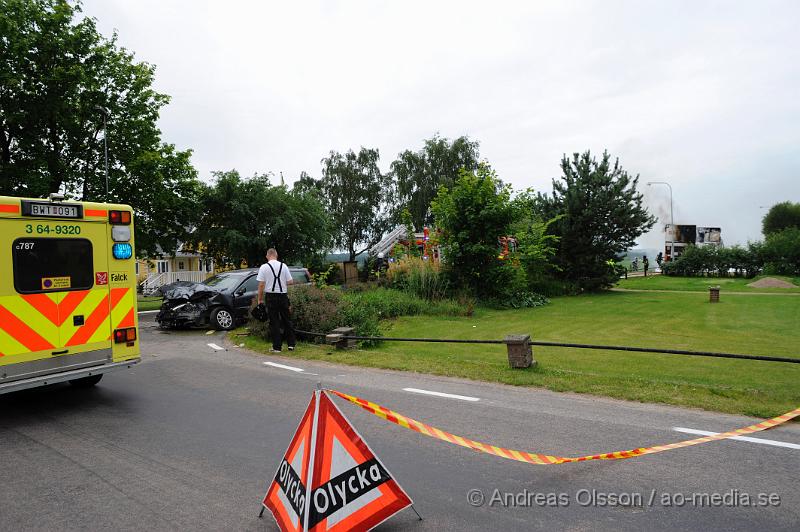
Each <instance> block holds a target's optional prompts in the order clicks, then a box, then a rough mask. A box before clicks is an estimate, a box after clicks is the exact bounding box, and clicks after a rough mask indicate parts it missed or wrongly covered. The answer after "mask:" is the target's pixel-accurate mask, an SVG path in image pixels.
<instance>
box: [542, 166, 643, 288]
mask: <svg viewBox="0 0 800 532" xmlns="http://www.w3.org/2000/svg"><path fill="white" fill-rule="evenodd" d="M561 170H562V172H563V175H562V176H561V178H560V179H559V180H553V194H552V196H546V195H539V197H538V198H537V205H536V208H537V214H538V215H539V216H540V218H541V219H543V220H551V219H553V218H555V217H557V216H559V215H560V216H561V218H559V219H558V220H556V221H554V222H553V223H552V225H551V226H550V228H549V233H550V234H552V235H555V236H558V237H559V238H560V240H559V242H558V252H557V254H556V257H555V259H556V265H557V266H558V267H559V271H558V273H557V274H556V275H557V276H558V277H560V278H561V279H564V280H566V281H570V282H573V283H575V284H576V285H577V286H578V287H580V288H581V289H583V290H597V289H601V288H606V287H609V286H611V285H612V284H613V283H614V282H615V281H616V279H617V275H616V268H615V267H614V265H613V261H614V260H615V259H616V257H617V256H619V255H620V254H621V253H623V252H624V251H625V250H627V249H629V248H630V247H631V246H633V244H634V242H635V240H636V238H638V237H639V236H640V235H642V233H644V232H645V231H647V230H649V229H650V228H651V227H652V226H653V224H654V223H655V218H654V217H652V216H650V215H649V214H648V212H647V209H646V208H645V207H644V206H643V205H642V198H643V197H642V194H640V193H639V192H637V190H636V185H637V184H638V182H639V177H638V176H636V177H631V176H629V175H628V173H627V172H626V171H625V170H623V169H622V167H621V166H620V165H619V161H618V160H615V161H614V162H613V164H612V162H611V156H610V155H609V154H608V152H604V153H603V156H602V158H601V159H600V161H599V162H598V161H597V160H596V159H595V158H594V157H592V155H591V153H590V152H589V151H586V152H585V153H583V154H578V153H575V154H573V156H572V158H568V157H567V156H564V158H563V159H562V160H561ZM608 261H612V262H611V263H609V262H608Z"/></svg>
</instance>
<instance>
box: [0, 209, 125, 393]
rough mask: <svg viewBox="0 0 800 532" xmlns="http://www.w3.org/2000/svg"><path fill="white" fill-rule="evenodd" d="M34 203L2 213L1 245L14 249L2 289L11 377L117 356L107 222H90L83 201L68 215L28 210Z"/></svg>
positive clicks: (1, 340)
mask: <svg viewBox="0 0 800 532" xmlns="http://www.w3.org/2000/svg"><path fill="white" fill-rule="evenodd" d="M26 203H28V204H29V205H27V206H26ZM31 203H35V202H26V201H25V200H23V201H22V213H21V214H22V217H20V218H14V219H9V218H5V219H3V220H2V223H3V226H4V228H3V230H2V231H0V246H3V247H5V249H11V254H10V261H11V264H10V265H4V266H10V268H9V270H10V271H11V273H12V275H10V276H8V277H9V278H7V279H6V280H5V281H3V282H2V285H3V286H2V291H0V318H2V320H1V321H2V322H3V323H4V326H3V327H2V329H3V330H2V332H0V335H2V336H0V351H2V353H3V357H1V358H0V364H5V365H6V366H7V367H3V368H2V370H3V371H2V372H0V373H2V374H4V375H5V376H6V379H10V380H15V379H18V378H27V377H33V376H37V375H44V374H48V373H54V372H58V371H62V370H67V369H77V368H81V367H89V366H94V365H99V364H103V363H106V362H110V361H111V356H112V354H111V325H110V319H109V313H110V309H111V307H112V304H113V301H112V297H111V291H110V289H109V284H108V250H109V248H108V246H109V244H108V236H107V220H106V219H105V218H99V217H98V218H94V221H87V219H86V218H84V214H83V209H82V208H81V205H80V204H74V206H75V207H76V209H78V210H79V211H80V212H79V213H74V212H73V211H71V210H67V211H65V213H66V214H68V215H69V216H72V218H68V219H64V218H62V219H56V218H55V217H50V216H48V215H47V214H46V213H47V211H46V210H41V209H39V210H37V209H33V212H35V213H45V214H39V215H37V214H34V215H31V214H30V213H31V211H32V209H31V206H30V204H31ZM26 207H27V208H26ZM26 215H27V216H26ZM3 256H4V257H7V256H8V255H6V254H3ZM4 269H5V268H4ZM9 270H5V271H9ZM12 364H13V365H12Z"/></svg>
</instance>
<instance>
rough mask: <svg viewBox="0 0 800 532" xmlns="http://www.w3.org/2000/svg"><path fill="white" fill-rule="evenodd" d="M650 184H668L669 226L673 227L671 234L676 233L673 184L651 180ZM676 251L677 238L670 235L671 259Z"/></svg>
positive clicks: (648, 184)
mask: <svg viewBox="0 0 800 532" xmlns="http://www.w3.org/2000/svg"><path fill="white" fill-rule="evenodd" d="M650 185H667V187H669V226H670V229H671V234H672V235H674V234H675V219H674V218H673V217H672V215H673V212H672V185H670V184H669V183H667V182H666V181H650V182H648V183H647V186H648V187H649V186H650ZM674 253H675V240H674V236H673V237H670V242H669V259H670V260H672V256H673V255H674Z"/></svg>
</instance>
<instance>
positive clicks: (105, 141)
mask: <svg viewBox="0 0 800 532" xmlns="http://www.w3.org/2000/svg"><path fill="white" fill-rule="evenodd" d="M95 109H97V110H98V111H100V113H101V114H102V115H103V152H104V153H105V170H106V197H105V200H106V201H108V109H106V108H105V107H101V106H99V105H98V106H97V107H96V108H95Z"/></svg>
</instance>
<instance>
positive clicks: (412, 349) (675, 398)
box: [244, 292, 800, 417]
mask: <svg viewBox="0 0 800 532" xmlns="http://www.w3.org/2000/svg"><path fill="white" fill-rule="evenodd" d="M798 324H800V297H774V296H758V295H754V296H751V297H736V298H734V297H731V298H727V299H723V301H722V302H721V303H718V304H711V303H708V297H707V296H706V295H705V294H686V293H674V294H669V293H646V292H631V293H625V292H607V293H602V294H597V295H583V296H575V297H560V298H555V299H553V300H552V303H551V304H550V305H547V306H545V307H540V308H535V309H522V310H505V311H497V310H488V309H477V310H476V312H475V315H474V316H472V317H470V318H447V317H430V316H414V317H404V318H400V319H397V320H393V321H392V322H390V323H387V324H386V334H387V336H403V337H433V338H471V339H472V338H474V339H500V338H503V336H504V335H505V334H509V333H530V334H531V336H532V337H533V338H534V339H538V340H546V341H563V342H575V343H596V344H606V345H630V346H638V347H659V348H676V349H690V350H703V351H724V352H732V353H743V354H758V355H776V356H784V357H793V358H795V357H796V358H800V327H798ZM244 341H245V344H246V345H247V346H248V347H250V348H252V349H255V350H257V351H266V350H267V349H268V348H269V344H267V343H266V342H264V340H263V339H260V338H256V337H246V338H245V339H244ZM292 356H295V357H298V358H308V359H319V360H327V361H331V362H337V363H343V364H352V365H361V366H370V367H378V368H388V369H398V370H407V371H417V372H422V373H431V374H437V375H448V376H455V377H464V378H468V379H475V380H484V381H494V382H501V383H506V384H513V385H520V386H541V387H545V388H548V389H551V390H556V391H571V392H578V393H587V394H596V395H604V396H609V397H617V398H621V399H629V400H635V401H643V402H653V403H666V404H672V405H680V406H691V407H699V408H704V409H707V410H715V411H720V412H729V413H737V414H746V415H752V416H757V417H770V416H774V415H778V414H781V413H784V412H787V411H789V410H792V409H794V408H796V407H798V406H800V364H798V365H794V364H786V363H777V362H757V361H745V360H729V359H714V358H707V357H688V356H678V355H656V354H646V353H626V352H621V351H594V350H577V349H564V348H542V347H534V358H535V359H536V360H537V361H538V362H539V364H538V366H537V367H535V368H530V369H526V370H512V369H510V368H509V367H508V362H507V358H506V350H505V346H502V345H461V344H425V343H403V342H385V343H384V344H383V345H381V346H378V347H375V348H371V349H360V350H354V351H336V350H331V349H330V348H328V347H327V346H319V345H312V344H304V345H301V346H299V347H298V349H297V351H295V353H294V354H293V355H292Z"/></svg>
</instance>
